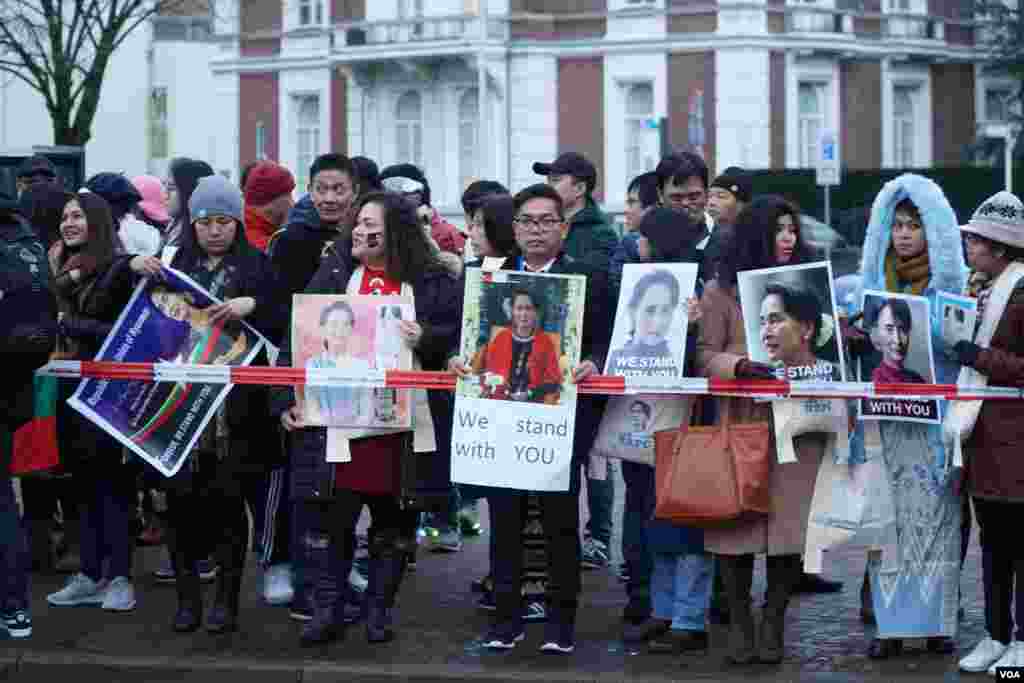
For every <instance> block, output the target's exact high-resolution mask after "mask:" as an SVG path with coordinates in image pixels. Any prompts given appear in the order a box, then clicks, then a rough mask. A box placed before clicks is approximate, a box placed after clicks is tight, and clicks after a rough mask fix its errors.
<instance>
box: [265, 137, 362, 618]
mask: <svg viewBox="0 0 1024 683" xmlns="http://www.w3.org/2000/svg"><path fill="white" fill-rule="evenodd" d="M307 190H308V192H309V194H307V195H306V196H305V197H303V198H302V199H300V200H299V202H298V203H297V204H296V205H295V206H294V207H293V208H292V210H291V212H290V213H289V214H288V223H287V225H285V227H284V228H282V229H281V230H279V231H277V232H276V233H275V234H274V236H273V237H272V238H271V239H270V243H269V245H268V247H267V254H268V255H269V256H270V261H271V263H272V264H273V266H274V267H275V269H276V270H277V273H278V276H279V277H280V281H281V284H282V287H283V288H284V290H285V293H286V296H287V297H288V301H289V303H290V302H291V297H292V296H293V295H295V294H301V293H302V292H303V291H305V289H306V286H307V285H308V284H309V282H310V281H311V280H312V279H313V275H315V274H316V271H317V270H318V269H319V268H320V262H321V260H322V258H323V255H324V253H325V251H326V249H327V246H328V245H329V244H330V243H332V242H333V241H334V240H335V239H337V238H338V237H341V236H342V232H343V231H345V230H347V229H348V228H349V226H350V223H351V219H352V209H353V207H354V206H355V200H356V197H357V196H358V194H359V192H360V187H359V185H358V184H357V182H356V170H355V167H354V166H353V165H352V161H351V160H350V159H349V158H348V157H346V156H344V155H341V154H323V155H321V156H319V157H317V158H316V159H315V160H314V161H313V164H312V166H310V169H309V186H308V188H307ZM287 334H291V331H290V330H289V331H287V332H286V335H287ZM289 470H290V468H289ZM290 474H291V472H290V471H289V472H288V474H287V475H286V478H287V479H290ZM290 487H291V484H290V483H288V482H286V483H285V484H284V486H283V490H284V491H286V492H287V491H288V490H289V488H290ZM287 509H288V513H289V514H290V524H289V531H290V534H291V548H292V553H291V554H292V572H293V575H292V584H293V585H294V600H293V601H292V604H291V617H292V618H293V619H295V620H298V621H308V620H310V619H312V617H313V608H312V606H311V603H310V600H311V592H312V590H313V586H312V575H311V574H310V573H309V572H308V571H307V567H308V566H309V563H310V562H312V561H313V560H312V558H311V557H310V556H309V554H308V553H309V552H314V551H313V550H312V549H310V550H309V551H307V548H306V544H307V542H308V541H309V540H310V538H309V537H310V528H311V526H310V525H311V523H312V520H309V519H307V518H306V516H305V515H304V514H303V511H302V509H301V506H294V505H289V506H288V508H287ZM279 540H280V539H279ZM274 592H275V593H281V592H282V591H274ZM270 594H271V591H270V590H269V588H268V595H270Z"/></svg>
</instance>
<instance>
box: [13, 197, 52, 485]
mask: <svg viewBox="0 0 1024 683" xmlns="http://www.w3.org/2000/svg"><path fill="white" fill-rule="evenodd" d="M49 281H50V270H49V265H48V263H47V260H46V252H45V251H44V249H43V245H42V243H40V241H39V239H38V237H37V236H36V234H35V231H34V230H32V228H31V227H29V225H28V224H27V223H25V222H24V221H23V220H21V219H20V218H18V217H16V216H13V215H6V216H2V217H0V320H2V321H3V330H4V332H3V335H2V336H0V359H2V360H3V366H4V373H5V374H4V377H5V378H4V381H3V388H2V389H0V416H2V417H0V419H2V421H3V427H2V429H3V430H4V431H8V430H9V431H10V432H12V433H13V432H14V431H15V430H17V429H18V427H20V426H21V425H22V424H24V423H25V422H28V421H29V420H31V419H32V417H33V407H34V400H33V399H34V394H33V389H32V381H33V375H34V372H35V370H36V369H37V368H39V367H40V366H41V365H43V364H45V363H46V361H47V359H48V358H49V355H50V352H51V351H52V350H53V345H54V342H55V341H56V336H57V304H56V301H55V299H54V297H53V293H52V292H51V291H50V289H49V287H48V285H49ZM10 457H11V453H10V451H9V450H8V449H7V448H6V447H0V479H2V478H3V477H5V476H6V475H7V472H8V471H9V470H10Z"/></svg>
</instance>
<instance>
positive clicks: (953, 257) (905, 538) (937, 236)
mask: <svg viewBox="0 0 1024 683" xmlns="http://www.w3.org/2000/svg"><path fill="white" fill-rule="evenodd" d="M965 272H966V267H965V266H964V258H963V248H962V246H961V240H960V231H959V229H958V225H957V220H956V214H955V213H954V212H953V209H952V207H951V206H950V205H949V202H948V201H947V200H946V197H945V195H944V194H943V193H942V189H941V188H939V186H938V185H936V184H935V183H934V182H932V181H931V180H929V179H927V178H924V177H921V176H918V175H913V174H905V175H902V176H899V177H898V178H896V179H894V180H891V181H890V182H888V183H886V184H885V186H884V187H883V188H882V190H881V192H879V193H878V196H877V197H876V198H875V202H874V205H873V206H872V209H871V221H870V223H869V225H868V230H867V235H866V237H865V241H864V256H863V261H862V265H861V282H860V290H859V291H860V292H863V291H864V290H877V291H883V292H890V293H895V294H913V295H917V296H924V297H927V298H928V299H929V300H930V301H931V305H930V315H931V321H930V325H929V327H930V332H931V335H932V346H933V348H934V349H935V350H936V352H935V373H936V381H937V382H940V383H953V382H956V373H957V369H958V363H957V361H956V359H955V358H953V357H952V356H951V355H950V353H949V349H948V347H947V346H946V345H945V343H944V342H943V341H942V334H941V333H942V324H941V322H942V321H941V319H940V316H939V313H938V306H937V305H936V297H937V295H938V293H940V292H946V293H950V294H958V293H959V292H960V291H962V289H963V287H964V280H965V278H964V275H965ZM863 298H864V297H863V296H862V295H858V296H856V297H855V301H856V302H857V305H858V306H860V305H862V304H861V302H862V299H863ZM888 310H891V311H893V317H895V318H896V321H895V323H894V325H893V327H894V329H896V330H897V331H896V332H895V340H896V346H899V334H898V327H899V313H898V312H897V311H896V309H892V308H889V309H888ZM883 312H884V311H883ZM869 313H870V312H869ZM868 331H870V330H865V331H864V332H868ZM875 337H876V339H878V340H879V341H883V340H882V339H881V338H880V337H879V335H878V334H877V333H876V334H875ZM861 339H862V341H861V342H860V343H857V344H851V343H847V346H848V348H849V349H850V351H851V353H853V354H856V355H859V354H858V353H857V352H858V351H861V352H862V351H863V350H864V349H863V347H864V346H865V344H864V343H863V338H861ZM888 355H889V356H890V360H891V361H892V362H893V363H896V362H898V356H899V355H900V353H899V350H898V349H897V348H890V349H889V351H888ZM945 408H946V406H945V405H944V402H940V410H941V411H942V412H944V411H945ZM850 450H851V458H852V459H853V461H854V462H864V461H865V459H866V458H871V459H878V460H879V461H880V462H882V463H884V467H885V468H886V470H887V471H888V475H889V482H888V483H889V486H890V487H891V490H892V491H893V492H894V493H896V492H898V495H894V496H893V500H894V502H895V527H896V528H895V536H896V539H897V541H896V543H895V544H893V547H892V548H887V549H888V552H886V553H884V554H883V553H872V555H871V557H870V558H869V560H868V570H867V573H866V575H865V588H864V590H863V600H864V602H865V603H866V604H865V605H864V609H863V611H862V613H863V614H864V616H865V618H870V616H871V613H872V611H873V613H874V619H876V620H877V623H878V633H877V636H876V637H875V638H873V639H872V641H871V644H870V646H869V648H868V655H869V656H870V657H873V658H886V657H890V656H893V655H896V654H898V653H900V652H901V651H902V648H903V639H904V638H927V644H928V650H929V651H930V652H935V653H943V654H948V653H950V652H953V651H954V649H955V643H954V641H953V636H955V634H956V627H957V606H958V592H959V584H960V543H961V538H960V534H961V529H960V518H961V508H960V498H959V495H958V494H957V492H956V491H954V488H953V486H952V483H951V478H950V476H949V473H950V467H949V461H948V460H947V458H946V455H945V453H944V451H943V446H942V432H941V427H940V426H939V425H936V424H923V423H915V422H905V421H896V420H881V421H877V422H864V421H858V423H857V426H856V431H855V433H854V436H853V438H852V440H851V444H850ZM883 555H884V556H883ZM892 555H895V556H892Z"/></svg>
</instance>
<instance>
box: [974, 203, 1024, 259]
mask: <svg viewBox="0 0 1024 683" xmlns="http://www.w3.org/2000/svg"><path fill="white" fill-rule="evenodd" d="M960 230H961V231H962V232H966V233H970V234H973V235H979V236H981V237H984V238H986V239H990V240H992V241H993V242H999V243H1000V244H1006V245H1008V246H1011V247H1016V248H1018V249H1024V203H1022V202H1021V200H1020V198H1018V197H1017V195H1015V194H1013V193H1010V192H1006V191H1005V190H1004V191H1002V192H998V193H996V194H994V195H992V196H991V197H989V198H988V199H986V200H985V201H984V202H982V204H981V206H979V207H978V210H977V211H975V212H974V215H973V216H971V220H970V221H969V222H968V223H967V225H961V226H960Z"/></svg>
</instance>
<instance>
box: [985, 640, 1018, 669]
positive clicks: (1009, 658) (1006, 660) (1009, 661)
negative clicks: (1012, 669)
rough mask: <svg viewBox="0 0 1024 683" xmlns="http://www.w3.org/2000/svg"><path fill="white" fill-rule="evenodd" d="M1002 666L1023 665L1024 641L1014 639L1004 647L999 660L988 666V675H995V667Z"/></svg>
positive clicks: (999, 667)
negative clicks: (1008, 645) (1004, 649)
mask: <svg viewBox="0 0 1024 683" xmlns="http://www.w3.org/2000/svg"><path fill="white" fill-rule="evenodd" d="M1004 666H1024V643H1021V642H1019V641H1016V640H1015V641H1013V642H1012V643H1010V647H1008V648H1006V652H1004V653H1003V656H1002V657H1000V658H999V661H998V662H996V663H995V664H993V665H992V666H990V667H989V668H988V675H989V676H995V675H996V669H1001V668H1003V667H1004Z"/></svg>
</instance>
